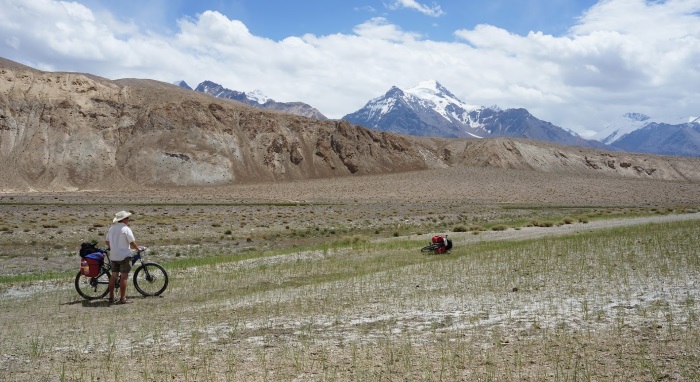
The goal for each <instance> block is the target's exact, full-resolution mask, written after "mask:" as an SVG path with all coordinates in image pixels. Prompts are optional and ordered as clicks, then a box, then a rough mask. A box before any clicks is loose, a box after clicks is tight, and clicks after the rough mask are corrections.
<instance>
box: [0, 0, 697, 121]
mask: <svg viewBox="0 0 700 382" xmlns="http://www.w3.org/2000/svg"><path fill="white" fill-rule="evenodd" d="M404 3H405V4H409V3H410V2H404ZM416 4H417V3H416ZM0 8H2V9H3V12H1V13H0V36H2V40H0V44H2V45H0V56H3V57H5V58H8V59H11V60H15V61H19V62H21V63H23V64H27V65H30V66H34V67H37V68H39V69H42V70H61V71H79V72H88V73H93V74H97V75H100V76H104V77H107V78H112V79H117V78H125V77H139V78H153V79H157V80H161V81H165V82H172V81H175V80H181V79H182V80H185V81H187V82H188V83H189V84H190V85H191V86H196V85H197V84H199V83H200V82H202V81H204V80H211V81H214V82H217V83H219V84H221V85H223V86H225V87H228V88H231V89H234V90H240V91H250V90H253V89H260V90H262V91H263V92H264V93H265V94H266V95H268V96H270V97H272V98H273V99H275V100H277V101H303V102H306V103H309V104H310V105H312V106H314V107H316V108H318V109H319V110H320V111H321V112H322V113H324V114H326V115H328V116H329V117H332V118H340V117H342V116H343V115H345V114H348V113H351V112H353V111H355V110H357V109H359V108H360V107H362V106H363V105H364V104H365V103H366V102H367V101H369V100H370V99H371V98H374V97H377V96H379V95H381V94H383V93H384V92H386V91H387V90H389V88H390V87H391V86H393V85H396V86H399V87H402V88H407V87H412V86H414V85H416V84H417V83H418V82H420V81H423V80H427V79H436V80H438V81H440V82H441V83H442V84H443V85H445V86H446V87H447V88H448V89H450V90H451V91H452V92H453V93H455V94H456V95H457V96H458V97H459V98H461V99H462V100H463V101H465V102H467V103H469V104H480V105H485V106H491V105H494V104H497V105H500V106H501V107H524V108H526V109H528V110H529V111H530V112H531V113H533V114H534V115H535V116H536V117H538V118H541V119H544V120H546V121H550V122H552V123H555V124H557V125H559V126H562V127H565V128H570V129H573V130H575V131H578V132H580V133H586V132H590V131H595V130H598V129H600V128H601V127H603V126H604V124H605V122H606V121H609V120H611V119H612V118H613V117H617V116H619V115H622V114H624V113H626V112H642V113H645V114H648V115H651V116H654V117H663V116H666V115H668V116H673V117H687V116H689V115H698V107H700V106H699V104H700V102H699V101H700V90H698V89H700V66H699V65H698V62H700V16H699V15H698V12H699V11H700V3H698V2H697V1H696V0H695V1H693V0H667V1H665V2H646V1H644V0H604V1H601V2H600V3H598V4H597V5H595V6H594V7H592V8H591V9H589V10H588V11H587V12H586V13H584V14H583V15H582V16H581V18H580V19H578V22H577V24H576V25H575V26H574V27H573V28H571V30H570V32H569V34H568V35H566V36H552V35H546V34H543V33H534V32H531V33H529V34H528V35H526V36H521V35H517V34H513V33H511V32H508V31H507V30H504V29H502V28H497V27H494V26H489V25H479V26H477V27H475V28H473V29H464V30H459V31H456V32H455V36H457V37H458V39H459V40H458V41H451V42H439V41H431V40H428V39H425V38H424V36H421V35H419V34H417V33H414V32H412V31H410V30H406V29H404V28H402V27H400V26H398V25H395V24H392V23H391V22H389V21H388V20H387V19H385V18H381V17H376V18H372V19H369V20H367V21H366V22H364V23H361V24H359V25H357V26H355V28H354V29H353V32H352V33H347V34H341V33H338V34H330V35H323V36H316V35H313V34H307V35H304V36H290V37H287V38H285V39H282V40H281V41H273V40H270V39H267V38H263V37H259V36H256V35H254V34H252V33H251V32H250V30H249V29H248V28H247V27H246V25H245V24H244V23H242V22H241V21H239V20H234V19H229V18H228V17H226V16H225V15H222V14H221V13H218V12H214V11H208V12H203V13H202V14H200V15H198V16H197V17H196V18H185V19H181V20H179V22H178V30H177V32H176V33H172V34H165V33H156V32H153V31H149V30H142V29H139V28H138V27H137V26H135V25H133V24H131V23H125V22H120V21H119V20H116V19H115V18H113V17H112V16H110V15H105V14H103V13H96V12H94V11H92V10H91V9H89V8H87V7H85V6H82V5H80V4H78V3H75V2H58V1H49V0H22V1H18V0H0ZM48 20H50V21H48Z"/></svg>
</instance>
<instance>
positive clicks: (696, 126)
mask: <svg viewBox="0 0 700 382" xmlns="http://www.w3.org/2000/svg"><path fill="white" fill-rule="evenodd" d="M593 138H594V139H598V140H600V141H601V142H603V143H605V144H608V145H610V146H611V147H613V148H617V149H620V150H624V151H634V152H642V153H648V154H660V155H682V156H700V118H697V117H690V118H677V119H675V120H660V119H656V118H652V117H649V116H647V115H644V114H641V113H627V114H625V115H623V116H622V117H620V118H618V119H616V120H614V121H611V122H610V123H608V124H607V125H606V127H605V129H603V130H601V131H600V132H599V133H598V134H596V135H595V136H594V137H593Z"/></svg>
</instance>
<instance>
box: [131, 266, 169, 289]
mask: <svg viewBox="0 0 700 382" xmlns="http://www.w3.org/2000/svg"><path fill="white" fill-rule="evenodd" d="M134 287H136V290H137V291H139V293H141V294H142V295H144V296H158V295H159V294H161V293H163V292H164V291H165V288H167V287H168V272H166V271H165V268H163V267H161V266H160V264H156V263H145V264H143V265H141V266H140V267H138V268H137V269H136V272H134Z"/></svg>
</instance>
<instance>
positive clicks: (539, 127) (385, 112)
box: [175, 80, 700, 156]
mask: <svg viewBox="0 0 700 382" xmlns="http://www.w3.org/2000/svg"><path fill="white" fill-rule="evenodd" d="M175 84H177V85H178V86H181V87H183V88H186V89H190V90H192V89H191V88H190V87H189V86H188V85H187V84H186V83H184V82H183V81H180V82H176V83H175ZM194 90H196V91H198V92H202V93H206V94H209V95H212V96H214V97H218V98H227V99H233V100H237V101H240V102H243V103H245V104H247V105H250V106H254V107H258V108H261V109H268V110H277V111H281V112H285V113H290V114H296V115H302V116H306V117H310V118H314V119H318V120H325V119H327V118H326V117H325V116H324V115H323V114H322V113H321V112H319V111H318V110H317V109H315V108H313V107H312V106H310V105H308V104H305V103H303V102H286V103H283V102H276V101H274V100H272V99H270V98H269V97H266V96H265V95H263V94H262V93H261V92H259V91H253V92H239V91H236V90H230V89H226V88H224V87H223V86H221V85H219V84H216V83H214V82H212V81H204V82H202V83H201V84H199V85H198V86H197V87H196V88H195V89H194ZM342 119H344V120H346V121H348V122H350V123H353V124H357V125H361V126H364V127H366V128H369V129H373V130H378V131H386V132H393V133H400V134H408V135H415V136H423V137H440V138H496V137H512V138H526V139H534V140H539V141H545V142H553V143H558V144H563V145H572V146H583V147H595V148H599V149H606V150H620V151H628V152H642V153H648V154H659V155H680V156H700V120H699V119H698V118H695V119H692V118H691V119H690V120H685V121H683V120H678V121H670V122H669V121H660V120H655V119H652V118H650V117H649V116H646V115H644V114H641V113H627V114H625V115H624V116H622V117H621V118H619V119H617V120H615V121H611V122H610V123H609V124H608V125H607V126H606V127H605V128H604V129H603V130H601V131H600V132H599V133H598V134H596V135H595V136H593V137H592V138H591V139H585V138H583V137H581V136H579V135H578V134H576V133H575V132H573V131H571V130H568V129H565V128H562V127H559V126H556V125H554V124H552V123H550V122H547V121H543V120H540V119H538V118H537V117H535V116H533V115H532V114H531V113H530V112H529V111H527V110H526V109H524V108H511V109H505V110H504V109H501V108H499V107H498V106H491V107H485V106H476V105H470V104H467V103H465V102H463V101H461V100H460V99H459V98H457V97H456V96H455V95H454V94H453V93H451V92H450V91H449V90H448V89H447V88H445V87H444V86H443V85H441V84H440V83H439V82H437V81H434V80H430V81H423V82H421V83H419V84H418V85H417V86H415V87H413V88H410V89H406V90H402V89H400V88H398V87H396V86H393V87H391V88H390V89H389V90H388V91H387V92H386V93H385V94H384V95H382V96H379V97H377V98H374V99H372V100H370V101H369V102H367V103H366V104H365V105H364V106H363V107H362V108H361V109H359V110H357V111H355V112H352V113H350V114H347V115H345V116H344V117H343V118H342Z"/></svg>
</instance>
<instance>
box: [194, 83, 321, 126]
mask: <svg viewBox="0 0 700 382" xmlns="http://www.w3.org/2000/svg"><path fill="white" fill-rule="evenodd" d="M195 90H196V91H198V92H202V93H207V94H209V95H211V96H214V97H217V98H227V99H232V100H236V101H239V102H243V103H244V104H246V105H250V106H253V107H257V108H261V109H270V110H277V111H281V112H283V113H288V114H295V115H301V116H304V117H309V118H313V119H318V120H321V121H323V120H326V119H328V118H326V116H325V115H323V114H321V112H320V111H318V110H317V109H316V108H314V107H312V106H310V105H307V104H305V103H303V102H277V101H275V100H273V99H271V98H270V97H268V96H266V95H265V94H263V92H261V91H260V90H253V91H251V92H247V93H245V92H240V91H237V90H231V89H226V88H224V87H223V86H221V85H219V84H217V83H214V82H211V81H204V82H202V83H201V84H199V86H197V88H196V89H195Z"/></svg>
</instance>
